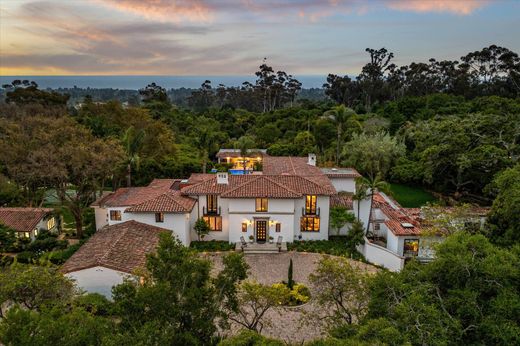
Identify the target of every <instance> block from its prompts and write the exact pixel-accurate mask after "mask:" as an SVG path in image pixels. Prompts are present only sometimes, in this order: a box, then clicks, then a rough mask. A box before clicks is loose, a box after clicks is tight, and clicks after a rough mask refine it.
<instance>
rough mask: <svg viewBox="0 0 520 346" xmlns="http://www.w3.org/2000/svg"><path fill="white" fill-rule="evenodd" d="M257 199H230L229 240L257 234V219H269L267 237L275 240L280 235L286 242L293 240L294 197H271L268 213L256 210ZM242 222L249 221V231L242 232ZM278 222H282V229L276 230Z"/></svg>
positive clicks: (247, 237)
mask: <svg viewBox="0 0 520 346" xmlns="http://www.w3.org/2000/svg"><path fill="white" fill-rule="evenodd" d="M255 208H256V206H255V199H254V198H248V199H245V198H244V199H242V198H237V199H234V198H233V199H229V214H228V220H229V241H230V242H238V241H240V237H241V236H244V238H245V239H246V240H248V239H249V236H250V235H253V236H255V222H256V220H259V219H260V220H267V221H268V222H267V226H268V227H267V238H269V236H271V237H273V238H274V239H273V240H274V241H276V240H277V239H278V237H279V236H282V237H283V241H284V242H292V241H293V239H294V229H295V225H294V199H269V200H268V207H267V210H268V211H267V212H266V213H257V212H256V211H255ZM242 223H248V227H247V232H246V233H244V232H242ZM276 223H281V231H280V232H276V225H275V224H276Z"/></svg>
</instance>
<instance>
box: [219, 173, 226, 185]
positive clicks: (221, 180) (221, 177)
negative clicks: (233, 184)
mask: <svg viewBox="0 0 520 346" xmlns="http://www.w3.org/2000/svg"><path fill="white" fill-rule="evenodd" d="M228 183H229V179H228V173H227V172H218V173H217V184H225V185H227V184H228Z"/></svg>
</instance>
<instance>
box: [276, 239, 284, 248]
mask: <svg viewBox="0 0 520 346" xmlns="http://www.w3.org/2000/svg"><path fill="white" fill-rule="evenodd" d="M282 240H283V237H282V236H278V240H277V241H276V247H277V248H278V252H281V251H282Z"/></svg>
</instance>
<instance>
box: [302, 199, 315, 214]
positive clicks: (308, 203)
mask: <svg viewBox="0 0 520 346" xmlns="http://www.w3.org/2000/svg"><path fill="white" fill-rule="evenodd" d="M316 200H317V198H316V195H307V196H305V214H308V215H316Z"/></svg>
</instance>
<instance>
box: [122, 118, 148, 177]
mask: <svg viewBox="0 0 520 346" xmlns="http://www.w3.org/2000/svg"><path fill="white" fill-rule="evenodd" d="M144 136H145V132H144V130H143V129H140V130H136V129H135V127H133V126H130V127H129V128H128V129H126V131H125V134H124V136H123V140H122V142H123V145H124V148H125V154H126V158H127V159H126V185H127V186H128V187H130V186H131V185H132V166H133V165H135V166H136V168H137V169H139V164H140V161H141V158H140V157H139V152H140V151H141V148H142V146H143V141H144Z"/></svg>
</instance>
